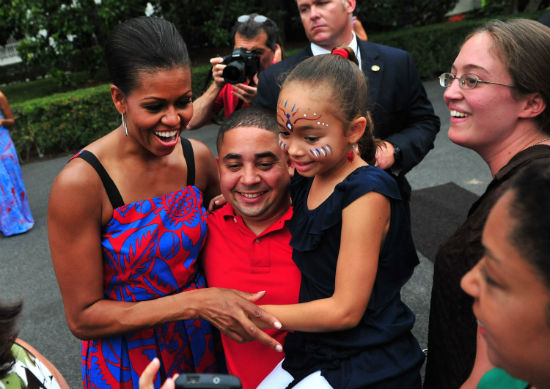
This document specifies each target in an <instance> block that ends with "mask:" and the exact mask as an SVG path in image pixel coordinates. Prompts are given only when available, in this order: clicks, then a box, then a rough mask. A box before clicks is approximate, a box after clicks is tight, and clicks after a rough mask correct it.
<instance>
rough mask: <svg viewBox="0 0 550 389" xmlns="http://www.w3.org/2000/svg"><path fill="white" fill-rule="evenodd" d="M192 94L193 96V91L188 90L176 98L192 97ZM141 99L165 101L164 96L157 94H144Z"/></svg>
mask: <svg viewBox="0 0 550 389" xmlns="http://www.w3.org/2000/svg"><path fill="white" fill-rule="evenodd" d="M192 96H193V91H191V90H188V91H187V92H185V93H183V94H182V95H180V96H178V99H181V98H185V97H192ZM142 100H155V101H166V99H165V98H164V97H157V96H145V97H143V98H142Z"/></svg>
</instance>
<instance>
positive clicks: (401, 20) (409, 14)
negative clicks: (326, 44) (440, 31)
mask: <svg viewBox="0 0 550 389" xmlns="http://www.w3.org/2000/svg"><path fill="white" fill-rule="evenodd" d="M457 2H458V0H369V1H363V2H360V3H359V2H358V3H357V7H356V12H355V13H356V15H357V17H358V18H359V19H360V20H361V22H362V23H363V25H364V26H366V27H367V31H372V30H374V31H381V30H382V31H383V30H388V29H394V28H396V27H404V26H421V25H425V24H428V23H436V22H440V21H442V20H443V19H444V18H445V14H447V13H448V12H449V11H451V10H452V9H453V8H454V6H455V5H456V3H457Z"/></svg>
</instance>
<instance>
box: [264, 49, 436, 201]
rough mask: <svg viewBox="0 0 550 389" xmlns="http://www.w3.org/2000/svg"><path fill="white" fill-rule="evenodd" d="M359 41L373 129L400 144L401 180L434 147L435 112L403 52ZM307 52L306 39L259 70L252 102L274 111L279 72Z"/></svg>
mask: <svg viewBox="0 0 550 389" xmlns="http://www.w3.org/2000/svg"><path fill="white" fill-rule="evenodd" d="M358 47H359V50H360V52H361V63H362V69H363V73H364V74H365V76H366V77H367V86H368V91H369V92H368V93H369V101H370V108H369V111H370V112H371V115H372V119H373V121H374V135H375V136H376V137H378V138H381V139H384V140H387V141H388V142H390V143H392V144H394V145H397V146H399V148H400V149H401V161H400V163H399V164H398V166H396V168H397V169H398V170H399V176H400V178H401V179H398V181H403V182H402V183H403V184H404V183H406V181H404V177H403V175H404V174H405V173H406V172H408V171H409V170H410V169H412V168H413V167H414V166H415V165H417V164H418V163H419V162H420V161H421V160H422V158H424V156H425V155H426V154H427V153H428V151H430V149H432V148H433V146H434V139H435V136H436V135H437V132H438V131H439V125H440V121H439V117H437V116H436V115H435V113H434V110H433V107H432V104H431V102H430V101H429V100H428V97H427V95H426V90H425V89H424V86H423V85H422V82H421V81H420V77H419V76H418V72H417V70H416V67H415V66H414V63H413V60H412V57H411V55H410V54H409V53H408V52H406V51H404V50H400V49H396V48H393V47H389V46H383V45H380V44H376V43H372V42H365V41H361V40H358ZM312 55H313V54H312V52H311V48H310V46H309V45H308V46H307V47H306V48H305V49H303V50H302V51H300V52H298V53H297V54H295V55H293V56H291V57H289V58H287V59H285V60H284V61H282V62H279V63H277V64H275V65H273V66H270V67H269V68H267V69H266V70H264V71H263V72H261V73H260V76H259V82H258V94H257V95H256V98H255V99H254V102H253V104H254V105H256V106H261V107H264V108H267V109H269V110H272V111H274V112H276V110H277V100H278V95H279V90H280V86H281V84H282V82H283V81H284V77H286V75H287V74H288V73H289V72H290V71H291V70H292V69H293V68H294V67H295V66H296V65H297V64H298V63H300V62H301V61H303V60H304V59H306V58H309V57H311V56H312ZM392 170H393V171H394V172H395V169H393V168H392ZM406 186H408V184H406ZM409 190H410V189H409ZM406 192H407V191H406ZM406 192H405V193H406Z"/></svg>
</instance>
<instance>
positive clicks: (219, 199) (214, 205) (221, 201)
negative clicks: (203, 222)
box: [208, 194, 227, 212]
mask: <svg viewBox="0 0 550 389" xmlns="http://www.w3.org/2000/svg"><path fill="white" fill-rule="evenodd" d="M225 203H227V200H226V199H225V197H223V194H219V195H217V196H216V197H214V198H213V199H212V200H210V203H209V204H208V212H212V211H215V210H216V209H218V208H221V207H223V206H224V205H225Z"/></svg>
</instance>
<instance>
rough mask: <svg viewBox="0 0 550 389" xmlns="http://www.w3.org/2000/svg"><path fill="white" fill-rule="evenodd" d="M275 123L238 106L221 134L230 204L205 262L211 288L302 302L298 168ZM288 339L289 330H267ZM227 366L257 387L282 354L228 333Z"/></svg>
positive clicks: (214, 220) (247, 385) (212, 230)
mask: <svg viewBox="0 0 550 389" xmlns="http://www.w3.org/2000/svg"><path fill="white" fill-rule="evenodd" d="M277 132H278V128H277V122H276V120H275V117H274V116H273V115H271V114H269V113H268V114H266V113H265V111H264V110H262V109H259V108H245V109H242V110H239V111H237V112H235V113H234V114H233V115H232V116H230V117H229V118H228V119H227V120H226V121H225V122H224V123H223V124H222V126H221V127H220V130H219V133H218V139H217V148H218V157H217V163H218V172H219V175H220V187H221V192H222V194H223V195H224V197H225V199H226V200H227V203H226V204H225V205H224V206H223V207H222V208H220V209H218V210H216V211H214V212H213V213H212V214H210V215H209V216H208V237H207V240H206V243H205V246H204V248H203V250H202V261H203V265H204V269H205V272H206V277H207V280H208V285H209V286H212V287H221V288H233V289H239V290H242V291H245V292H258V291H266V294H265V297H263V298H262V299H261V300H260V302H259V303H261V304H293V303H297V302H298V292H299V288H300V277H301V276H300V271H299V270H298V269H297V268H296V265H295V264H294V262H293V261H292V248H291V247H290V245H289V241H290V233H289V231H288V229H287V227H286V223H287V221H288V220H290V218H291V216H292V208H291V206H290V197H289V194H288V191H287V186H288V184H289V182H290V174H291V172H292V169H291V166H290V163H289V161H288V158H287V156H286V154H285V153H284V152H283V151H282V150H281V149H280V147H279V145H278V137H277ZM266 331H267V332H268V333H269V335H271V336H272V337H273V338H275V339H276V340H277V341H279V342H280V343H281V344H283V342H284V337H285V335H286V332H284V331H280V330H266ZM222 341H223V347H224V351H225V358H226V361H227V367H228V370H229V372H230V373H231V374H234V375H236V376H238V377H239V378H240V379H241V382H242V384H243V388H244V389H251V388H256V386H257V385H258V384H259V383H260V382H261V381H262V379H263V378H264V377H265V376H266V375H267V374H268V373H269V372H270V371H271V370H272V369H273V368H274V367H275V366H276V365H277V363H278V362H280V361H281V359H282V358H283V354H282V353H279V352H277V351H275V350H272V349H270V348H268V347H266V346H264V345H262V344H261V343H259V342H248V343H237V342H235V341H233V340H231V339H230V338H228V337H227V336H225V335H222Z"/></svg>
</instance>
